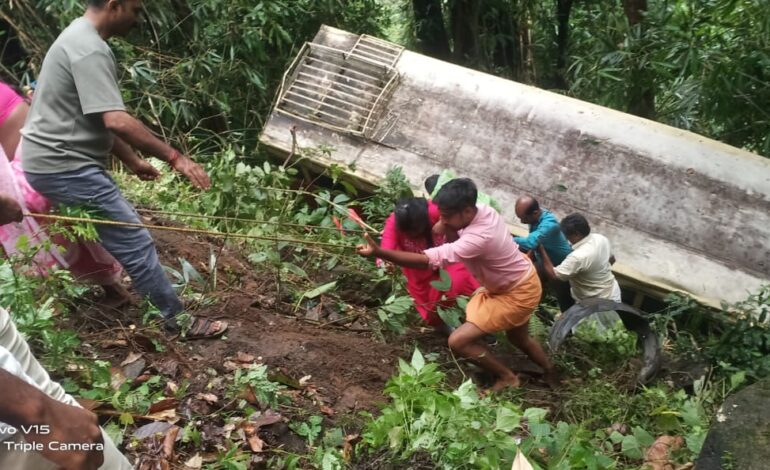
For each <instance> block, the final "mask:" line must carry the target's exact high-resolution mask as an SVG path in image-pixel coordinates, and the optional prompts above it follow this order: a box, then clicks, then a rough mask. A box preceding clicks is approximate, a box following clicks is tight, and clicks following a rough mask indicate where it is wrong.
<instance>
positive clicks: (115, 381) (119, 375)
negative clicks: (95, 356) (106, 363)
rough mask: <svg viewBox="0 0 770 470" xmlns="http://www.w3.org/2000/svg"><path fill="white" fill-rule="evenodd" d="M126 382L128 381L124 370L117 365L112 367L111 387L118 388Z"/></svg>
mask: <svg viewBox="0 0 770 470" xmlns="http://www.w3.org/2000/svg"><path fill="white" fill-rule="evenodd" d="M124 383H126V376H125V375H123V371H122V370H120V369H118V368H117V367H112V368H110V387H112V389H113V390H117V389H119V388H120V386H121V385H123V384H124Z"/></svg>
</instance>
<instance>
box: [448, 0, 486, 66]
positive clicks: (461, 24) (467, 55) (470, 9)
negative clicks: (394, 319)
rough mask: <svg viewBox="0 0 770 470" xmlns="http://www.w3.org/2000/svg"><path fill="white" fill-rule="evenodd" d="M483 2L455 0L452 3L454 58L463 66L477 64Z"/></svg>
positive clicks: (479, 53) (479, 52) (479, 55)
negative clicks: (480, 15)
mask: <svg viewBox="0 0 770 470" xmlns="http://www.w3.org/2000/svg"><path fill="white" fill-rule="evenodd" d="M480 11H481V0H454V2H453V3H452V44H453V46H454V49H453V51H452V56H453V58H454V61H455V62H457V63H463V64H471V65H472V64H477V63H478V62H479V59H480V57H481V51H480V46H479V14H480Z"/></svg>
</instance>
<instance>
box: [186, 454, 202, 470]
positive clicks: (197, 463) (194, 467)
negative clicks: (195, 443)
mask: <svg viewBox="0 0 770 470" xmlns="http://www.w3.org/2000/svg"><path fill="white" fill-rule="evenodd" d="M184 466H185V467H186V468H188V469H190V470H199V469H200V468H202V467H203V457H201V454H195V455H193V456H192V457H190V458H189V459H187V462H185V463H184Z"/></svg>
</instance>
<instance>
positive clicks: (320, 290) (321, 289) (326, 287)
mask: <svg viewBox="0 0 770 470" xmlns="http://www.w3.org/2000/svg"><path fill="white" fill-rule="evenodd" d="M335 287H337V281H332V282H329V283H326V284H323V285H320V286H318V287H316V288H315V289H312V290H309V291H307V292H305V293H304V294H302V295H303V296H304V297H305V298H307V299H315V298H316V297H318V296H319V295H322V294H325V293H327V292H329V291H331V290H334V288H335Z"/></svg>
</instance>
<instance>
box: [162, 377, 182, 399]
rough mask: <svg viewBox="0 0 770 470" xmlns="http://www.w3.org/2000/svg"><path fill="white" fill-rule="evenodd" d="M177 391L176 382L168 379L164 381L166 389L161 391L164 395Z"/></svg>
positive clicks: (174, 393)
mask: <svg viewBox="0 0 770 470" xmlns="http://www.w3.org/2000/svg"><path fill="white" fill-rule="evenodd" d="M178 391H179V385H177V384H176V382H172V381H170V380H169V381H168V382H166V389H165V390H164V391H163V392H164V393H165V394H166V395H176V392H178Z"/></svg>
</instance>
